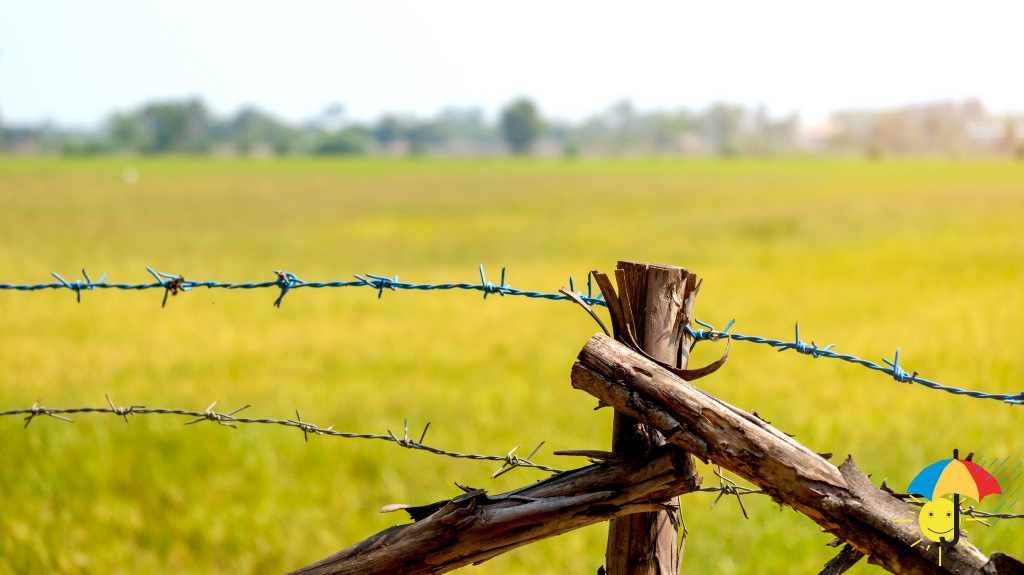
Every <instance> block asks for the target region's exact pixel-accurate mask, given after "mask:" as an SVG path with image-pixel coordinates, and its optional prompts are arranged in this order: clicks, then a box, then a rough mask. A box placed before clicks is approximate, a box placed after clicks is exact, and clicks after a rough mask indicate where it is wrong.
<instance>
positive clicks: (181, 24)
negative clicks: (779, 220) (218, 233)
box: [0, 0, 1024, 157]
mask: <svg viewBox="0 0 1024 575" xmlns="http://www.w3.org/2000/svg"><path fill="white" fill-rule="evenodd" d="M2 16H3V18H2V21H0V34H2V36H0V118H2V120H0V122H2V130H3V132H2V133H3V147H4V148H3V149H5V150H6V151H7V152H8V153H11V154H63V155H89V154H104V153H146V154H153V153H189V154H205V155H215V156H260V157H266V156H280V155H297V154H348V155H384V156H395V155H409V154H413V155H415V154H434V155H444V156H471V157H477V156H494V155H502V154H506V153H509V152H512V153H526V152H532V153H535V154H540V155H546V156H559V155H566V156H573V155H577V154H584V155H588V154H592V155H634V156H636V155H644V156H650V155H659V156H686V155H704V156H707V155H720V156H729V157H732V156H755V157H756V156H770V155H778V154H794V153H801V154H815V155H832V154H841V155H864V154H867V155H871V156H873V157H876V156H884V155H887V154H892V155H904V156H905V155H914V156H921V155H931V156H941V157H961V156H975V155H984V156H1015V155H1016V156H1019V155H1021V154H1024V150H1022V148H1021V141H1022V139H1024V112H1022V110H1021V108H1022V105H1021V101H1022V100H1024V93H1022V92H1024V88H1022V87H1021V85H1020V83H1019V82H1017V81H1016V80H1015V74H1014V73H1013V71H1014V70H1015V69H1016V68H1017V56H1016V52H1017V51H1016V50H1015V44H1014V42H1015V40H1014V37H1015V35H1016V29H1015V28H1014V26H1015V23H1016V22H1017V21H1018V18H1017V17H1019V16H1021V8H1020V7H1019V6H1016V5H1015V4H1014V3H1012V2H991V1H985V2H980V3H977V4H972V6H971V10H969V11H965V10H963V9H961V7H960V6H957V5H955V4H941V3H940V4H935V3H923V2H903V3H900V4H899V5H898V6H893V5H891V4H889V3H884V2H867V3H865V4H861V5H858V7H857V9H856V10H838V9H836V8H834V7H831V6H823V5H821V4H820V3H815V2H809V1H803V2H800V1H786V2H779V3H772V4H770V5H768V4H763V3H757V2H722V3H715V4H714V5H713V6H712V5H702V4H699V3H687V2H683V3H672V2H649V3H644V4H641V5H637V6H633V7H630V8H624V7H622V6H617V5H614V4H610V3H592V2H586V3H585V2H562V3H559V4H558V5H556V6H550V5H547V4H543V3H540V2H526V3H522V4H519V5H517V6H515V7H514V8H513V7H508V8H507V9H506V8H502V9H498V8H482V7H480V6H478V5H476V4H474V3H471V2H451V1H446V2H441V3H431V4H429V5H424V4H417V3H411V2H400V1H393V0H388V1H384V2H375V3H373V4H372V5H365V6H358V7H355V6H351V5H345V4H337V3H332V2H315V1H314V2H308V3H304V4H303V5H302V6H301V7H295V8H289V9H287V10H285V9H282V8H281V7H280V6H279V5H277V4H274V3H270V2H246V3H239V2H223V3H218V4H217V5H214V6H210V5H208V4H207V3H202V2H192V1H184V2H179V3H175V4H170V3H156V4H152V5H150V6H148V7H146V8H145V9H140V8H139V7H138V6H137V5H135V4H133V3H130V2H118V1H112V0H103V1H101V2H92V3H89V4H88V5H83V4H79V3H73V2H55V1H44V2H35V3H31V4H30V5H28V4H26V5H16V4H12V5H8V6H6V7H4V8H2Z"/></svg>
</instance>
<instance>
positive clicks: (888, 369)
mask: <svg viewBox="0 0 1024 575" xmlns="http://www.w3.org/2000/svg"><path fill="white" fill-rule="evenodd" d="M146 269H147V271H149V273H150V274H152V275H153V277H154V278H155V279H156V282H154V283H148V284H145V283H143V284H119V283H108V282H107V281H106V278H107V276H106V275H104V276H103V277H101V278H100V279H99V281H96V282H93V281H92V280H91V279H90V278H89V276H88V274H86V273H85V270H84V269H83V270H82V274H83V275H84V276H85V281H84V282H83V281H81V280H78V281H74V282H69V281H67V280H65V279H64V278H63V277H61V276H60V275H58V274H57V273H53V276H54V277H55V278H57V280H58V283H48V284H27V285H16V284H8V283H0V290H17V291H38V290H45V289H70V290H72V291H74V292H75V294H76V297H77V299H78V301H79V302H81V299H82V291H83V290H96V289H119V290H142V289H150V288H158V289H163V290H164V297H163V303H162V304H161V305H166V304H167V296H168V295H176V294H177V293H178V292H179V291H189V290H192V289H195V288H198V287H205V288H208V289H215V288H221V289H258V288H277V289H279V290H280V294H278V297H277V299H275V300H274V306H275V307H281V302H282V300H283V299H284V296H285V294H287V293H288V292H289V291H291V290H294V289H298V288H337V287H370V288H372V289H374V290H377V297H378V298H381V297H382V296H383V295H384V290H385V289H389V290H392V291H397V290H421V291H429V290H473V291H481V292H483V294H484V298H486V297H487V296H488V295H490V294H499V295H501V296H506V295H513V296H522V297H528V298H533V299H547V300H564V301H573V302H576V303H579V302H580V301H582V302H583V303H585V304H587V305H592V306H595V305H596V306H603V307H607V306H608V303H607V302H606V301H605V300H604V294H601V293H598V294H597V295H596V296H595V295H594V289H593V282H592V279H593V276H592V275H591V274H587V293H586V294H583V292H577V291H576V284H575V282H574V280H573V278H572V277H570V278H569V290H568V291H569V292H571V293H566V292H564V291H563V292H562V293H544V292H538V291H527V290H520V289H516V288H513V287H512V286H510V285H508V284H506V283H505V269H504V268H502V271H501V282H500V284H498V285H495V284H494V283H493V282H490V281H488V280H487V275H486V274H485V272H484V267H483V265H481V266H480V268H479V274H480V283H478V284H474V283H465V282H463V283H442V284H417V283H409V282H402V281H399V279H398V276H397V275H396V276H394V278H389V277H387V276H382V275H376V274H366V275H365V276H363V275H359V274H355V278H356V279H354V280H350V281H329V282H307V281H303V280H301V279H299V278H298V277H297V276H295V274H292V273H289V272H285V271H281V270H276V271H275V272H274V273H275V275H276V276H277V277H276V279H275V280H273V281H266V282H253V283H226V282H216V281H195V280H186V279H185V278H184V276H182V275H171V274H165V273H163V272H158V271H155V270H153V269H152V268H146ZM368 278H369V279H368ZM695 321H696V323H697V324H699V325H700V326H701V328H700V329H692V328H690V327H689V326H687V328H686V329H687V331H688V333H689V334H690V336H691V337H692V338H693V344H692V345H694V346H695V345H696V344H697V343H698V342H700V341H717V340H719V339H724V338H729V339H732V340H734V341H746V342H751V343H757V344H764V345H769V346H771V347H774V348H777V349H778V350H779V351H783V350H794V351H796V352H797V353H800V354H803V355H809V356H811V357H813V358H819V357H826V358H830V359H840V360H843V361H846V362H850V363H854V364H858V365H861V366H863V367H867V368H868V369H873V370H876V371H880V372H882V373H885V374H887V375H889V376H890V377H892V378H894V379H895V380H896V381H900V382H905V383H916V384H919V385H923V386H925V387H927V388H930V389H936V390H940V391H945V392H947V393H953V394H957V395H965V396H967V397H974V398H978V399H994V400H997V401H1002V402H1005V403H1010V404H1016V405H1024V390H1022V391H1021V392H1020V393H1015V394H999V393H983V392H980V391H971V390H967V389H962V388H959V387H953V386H948V385H942V384H939V383H937V382H934V381H930V380H927V379H924V378H922V377H919V375H918V373H917V372H916V371H915V372H912V373H907V371H905V370H904V369H903V368H902V367H901V366H900V365H899V360H900V355H899V354H900V352H899V350H897V352H896V357H895V358H894V359H893V360H892V361H890V360H889V359H883V360H882V361H883V363H884V364H885V365H880V364H878V363H875V362H873V361H868V360H864V359H861V358H859V357H856V356H854V355H849V354H841V353H837V352H836V351H834V350H833V349H832V348H833V347H835V346H834V344H829V345H827V346H825V347H818V345H817V344H816V343H815V342H813V341H812V342H811V343H810V344H808V343H806V342H804V341H803V340H802V339H801V338H800V324H797V325H796V334H795V337H794V341H783V340H778V339H769V338H764V337H758V336H751V335H743V334H739V333H729V329H730V328H731V327H732V325H733V323H735V320H733V321H730V322H729V324H728V325H727V326H726V327H725V329H722V330H716V329H715V328H714V327H712V326H711V324H708V323H704V322H702V321H699V320H695Z"/></svg>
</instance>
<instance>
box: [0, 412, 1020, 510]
mask: <svg viewBox="0 0 1024 575" xmlns="http://www.w3.org/2000/svg"><path fill="white" fill-rule="evenodd" d="M104 397H105V398H106V400H107V404H108V405H109V406H110V407H71V408H49V407H46V406H43V405H40V401H41V400H37V401H36V402H35V403H33V404H32V407H29V408H27V409H12V410H9V411H0V417H5V416H14V415H25V416H26V417H25V425H24V426H23V428H27V427H28V424H29V423H32V420H33V419H35V418H36V417H40V416H44V415H45V416H48V417H53V418H55V419H60V420H61V421H66V422H69V423H74V420H73V419H71V418H70V417H65V416H64V414H76V413H105V414H111V415H114V416H120V417H123V418H124V420H125V422H128V416H129V415H132V416H134V415H182V416H186V417H194V418H195V419H192V420H190V421H186V422H185V425H192V424H195V423H200V422H202V421H212V422H215V423H217V424H218V425H223V426H226V427H231V428H235V429H237V426H236V425H234V424H236V423H246V424H248V423H252V424H269V425H281V426H285V427H294V428H297V429H299V430H301V431H302V435H303V439H304V440H305V441H307V442H308V441H309V434H310V433H312V434H314V435H326V436H329V437H341V438H346V439H378V440H383V441H391V442H393V443H395V444H396V445H398V446H400V447H404V448H407V449H416V450H421V451H426V452H428V453H432V454H434V455H443V456H447V457H453V458H456V459H472V460H477V461H500V462H501V467H499V468H498V470H497V471H495V472H494V473H493V474H491V479H494V478H497V477H499V476H501V475H504V474H505V473H508V472H509V471H511V470H513V469H516V468H518V467H528V468H532V469H539V470H541V471H546V472H549V473H563V472H564V471H565V470H563V469H557V468H554V467H548V466H546V465H541V464H538V463H534V462H533V461H531V459H532V458H533V456H534V455H536V454H537V452H538V451H539V450H540V448H541V447H542V446H543V445H544V443H545V442H543V441H541V442H540V443H539V444H538V445H537V447H535V448H534V449H533V451H531V452H530V454H529V455H528V456H526V457H518V456H517V455H515V452H516V451H517V450H518V449H519V447H521V446H519V445H517V446H515V447H514V448H512V450H511V451H509V452H508V453H507V454H505V455H504V456H501V455H480V454H475V453H459V452H455V451H448V450H444V449H439V448H437V447H432V446H430V445H426V444H425V443H423V441H424V440H425V439H426V436H427V430H428V429H430V423H431V422H429V421H428V422H427V424H426V425H425V426H424V427H423V431H422V433H420V438H419V440H418V441H414V440H413V439H412V438H410V437H409V420H408V419H405V420H404V421H403V425H402V427H403V429H402V437H401V438H399V437H397V436H396V435H395V434H394V433H392V432H391V430H390V429H389V430H387V435H379V434H373V433H349V432H342V431H336V430H335V429H334V426H333V425H331V426H329V427H319V426H317V425H315V424H313V423H310V422H308V421H302V416H301V415H299V411H298V410H295V419H270V418H247V417H236V416H235V414H237V413H239V412H241V411H242V410H245V409H248V408H249V407H252V405H251V404H247V405H243V406H242V407H239V408H237V409H235V410H233V411H230V412H228V413H221V412H218V411H214V409H213V408H214V407H216V406H217V404H218V403H220V402H219V401H214V402H213V403H211V404H210V406H209V407H207V408H206V409H205V410H203V411H193V410H188V409H166V408H149V407H146V406H144V405H131V406H128V407H120V406H117V405H115V404H114V401H113V400H112V399H110V396H109V395H104ZM714 473H715V475H716V476H718V486H717V487H702V488H700V489H696V490H694V491H695V492H711V493H715V492H717V493H718V497H716V498H715V500H714V502H713V503H712V504H711V509H714V508H715V506H716V505H718V502H719V500H721V499H722V497H723V496H726V495H735V496H736V500H737V501H738V502H739V506H740V510H741V511H742V512H743V516H744V517H745V518H747V519H749V516H748V515H747V510H746V508H745V507H744V506H743V499H742V497H741V496H743V495H767V493H766V492H765V491H763V490H760V489H752V488H750V487H743V486H741V485H738V484H737V483H736V482H735V481H733V480H731V479H729V478H727V477H725V476H724V475H723V474H722V473H721V468H719V469H718V470H716V471H715V472H714ZM908 503H910V504H911V505H918V506H920V505H923V504H922V503H919V502H914V501H908ZM960 511H961V513H963V514H964V515H968V516H970V517H974V518H976V519H979V522H980V523H983V524H985V525H988V524H987V523H985V522H984V521H980V520H981V519H991V518H996V519H997V520H998V519H1021V518H1024V514H1012V513H989V512H985V511H978V510H976V509H974V507H973V506H972V507H970V508H969V509H964V508H962V507H961V508H960Z"/></svg>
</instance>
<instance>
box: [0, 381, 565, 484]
mask: <svg viewBox="0 0 1024 575" xmlns="http://www.w3.org/2000/svg"><path fill="white" fill-rule="evenodd" d="M105 397H106V399H107V404H108V405H110V407H74V408H64V409H51V408H48V407H43V406H41V405H39V404H40V402H41V401H42V400H37V401H36V402H35V403H34V404H32V407H29V408H27V409H13V410H10V411H0V417H4V416H10V415H25V416H26V417H25V426H24V427H28V424H29V423H31V421H32V419H33V418H35V417H39V416H40V415H46V416H49V417H53V418H56V419H60V420H62V421H68V422H72V423H74V420H72V419H71V418H69V417H65V416H63V415H61V414H65V413H109V414H112V415H116V416H121V417H124V419H125V421H128V416H129V415H151V414H158V415H183V416H188V417H193V418H195V419H192V420H190V421H186V422H185V425H192V424H194V423H199V422H201V421H213V422H215V423H217V424H218V425H223V426H226V427H232V428H237V425H235V424H240V423H262V424H272V425H283V426H285V427H294V428H297V429H299V430H301V431H302V434H303V437H304V439H305V440H306V441H307V442H308V441H309V434H310V433H312V434H314V435H327V436H332V437H343V438H347V439H379V440H384V441H392V442H394V443H395V444H397V445H399V446H401V447H405V448H407V449H416V450H420V451H426V452H428V453H433V454H435V455H444V456H447V457H454V458H456V459H474V460H479V461H500V462H502V469H504V471H502V469H499V470H498V471H499V472H500V473H498V472H495V474H494V475H492V477H497V476H498V475H501V474H502V473H506V472H508V471H510V470H511V469H514V468H516V467H530V468H533V469H539V470H540V471H546V472H549V473H561V472H562V471H563V470H562V469H556V468H554V467H548V466H546V465H541V464H539V463H534V462H533V461H531V458H533V456H534V455H536V453H537V451H538V450H539V449H540V447H541V445H544V442H543V441H542V442H541V443H540V445H538V446H537V448H536V449H534V450H533V452H532V453H530V455H529V456H528V457H517V456H516V455H514V454H515V451H516V449H518V446H517V447H516V448H515V449H513V450H512V451H510V452H508V454H506V455H479V454H475V453H459V452H456V451H448V450H444V449H439V448H437V447H431V446H429V445H425V444H424V443H423V440H424V439H426V437H427V430H428V429H430V423H429V422H428V423H427V425H426V426H425V427H424V428H423V433H421V434H420V439H419V441H413V440H412V439H411V438H410V437H409V421H408V420H405V423H404V433H403V436H402V438H401V439H399V438H398V437H396V436H395V434H394V433H392V432H391V430H388V432H387V435H376V434H371V433H347V432H341V431H336V430H335V429H334V426H333V425H331V426H330V427H318V426H317V425H315V424H312V423H309V422H307V421H302V417H301V416H300V415H299V412H298V410H296V411H295V419H294V420H292V419H265V418H261V419H254V418H246V417H237V416H236V414H237V413H238V412H240V411H242V410H243V409H247V408H249V407H251V405H244V406H242V407H239V408H238V409H235V410H234V411H230V412H227V413H221V412H218V411H214V409H213V408H214V407H216V406H217V404H218V403H219V401H215V402H213V403H211V404H210V406H209V407H207V408H206V409H205V410H203V411H191V410H187V409H163V408H147V407H145V406H142V405H132V406H131V407H117V406H116V405H115V404H114V401H113V400H112V399H110V396H109V395H106V396H105Z"/></svg>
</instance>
